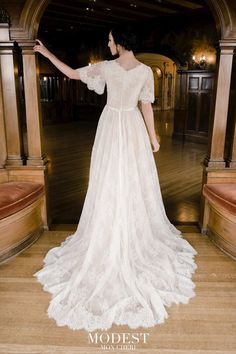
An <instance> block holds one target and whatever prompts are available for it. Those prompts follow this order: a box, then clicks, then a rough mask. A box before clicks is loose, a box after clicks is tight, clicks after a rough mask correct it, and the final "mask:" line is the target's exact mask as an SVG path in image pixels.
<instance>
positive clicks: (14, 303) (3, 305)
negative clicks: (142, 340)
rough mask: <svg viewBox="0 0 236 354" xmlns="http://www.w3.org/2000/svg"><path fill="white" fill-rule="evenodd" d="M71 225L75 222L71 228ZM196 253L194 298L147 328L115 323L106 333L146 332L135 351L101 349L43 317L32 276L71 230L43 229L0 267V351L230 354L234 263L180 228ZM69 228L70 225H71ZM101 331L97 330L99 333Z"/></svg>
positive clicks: (44, 298) (43, 299) (235, 311)
mask: <svg viewBox="0 0 236 354" xmlns="http://www.w3.org/2000/svg"><path fill="white" fill-rule="evenodd" d="M74 227H75V226H74ZM179 228H180V229H181V230H182V231H185V233H184V238H185V239H187V240H188V241H189V242H190V243H191V244H192V245H193V247H195V248H196V250H197V251H198V255H197V256H196V258H195V259H196V262H197V265H198V268H197V269H196V272H195V273H194V275H193V280H194V282H195V283H196V288H195V290H196V296H195V297H194V298H192V299H190V302H189V303H188V304H180V305H176V304H174V305H172V306H171V307H169V308H167V311H168V313H169V318H168V319H167V320H166V322H165V323H163V324H160V325H156V326H155V327H152V328H148V329H147V328H146V329H142V328H139V329H136V330H131V329H129V328H128V327H127V326H115V325H113V327H112V328H111V329H109V330H108V331H107V332H108V333H110V334H111V333H114V332H117V333H120V334H121V333H123V332H125V333H140V332H141V333H143V332H145V333H148V334H149V336H148V340H147V343H146V344H140V345H136V349H135V350H107V351H105V350H102V349H101V347H100V344H97V345H95V344H90V343H89V339H88V333H87V332H86V331H84V330H79V331H78V330H76V331H73V330H71V329H69V328H68V327H66V326H64V327H57V326H56V324H55V321H54V320H52V319H49V318H48V317H47V313H46V310H47V307H48V303H49V300H50V296H51V295H50V294H49V293H47V292H45V291H43V289H42V286H41V284H40V283H38V282H37V280H36V278H34V277H33V276H32V274H33V273H34V272H36V271H37V270H38V269H40V268H41V267H42V265H43V258H44V256H45V254H46V252H47V251H48V250H49V249H50V248H52V247H54V246H57V245H59V244H60V243H61V242H62V241H63V240H64V239H65V238H66V236H68V235H69V234H71V231H49V232H45V233H44V234H43V235H42V237H41V238H40V239H39V240H37V241H36V242H35V243H34V244H33V245H32V246H31V247H30V248H28V249H27V250H25V251H24V252H22V253H21V254H20V255H18V256H17V257H16V258H14V259H11V260H9V261H8V262H6V263H5V264H2V265H1V266H0V354H13V353H14V354H82V353H83V354H90V353H94V354H95V353H96V354H97V353H104V352H109V353H116V354H118V353H127V354H130V353H135V354H141V353H142V354H144V353H145V354H154V353H155V354H175V353H176V354H177V353H178V354H233V353H236V336H235V333H236V262H235V261H234V260H233V259H231V258H230V257H229V256H227V255H225V254H224V253H223V252H222V251H220V250H219V249H218V248H216V247H215V246H214V245H213V244H212V243H211V242H210V240H209V239H208V238H207V237H206V236H203V235H201V234H199V233H197V232H195V229H194V230H191V229H190V228H189V227H186V226H185V227H183V228H181V227H179ZM70 229H71V230H72V227H70ZM98 332H99V334H101V333H102V332H101V331H98Z"/></svg>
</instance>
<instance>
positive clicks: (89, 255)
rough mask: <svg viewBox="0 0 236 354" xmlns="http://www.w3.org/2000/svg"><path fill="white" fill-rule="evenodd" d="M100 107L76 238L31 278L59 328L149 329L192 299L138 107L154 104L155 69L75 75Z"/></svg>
mask: <svg viewBox="0 0 236 354" xmlns="http://www.w3.org/2000/svg"><path fill="white" fill-rule="evenodd" d="M77 70H78V71H79V73H80V78H81V80H82V81H83V82H84V83H86V84H87V86H88V88H89V89H90V90H94V91H95V92H97V93H98V94H102V93H103V92H104V89H105V85H107V104H106V105H105V107H104V109H103V112H102V114H101V116H100V119H99V122H98V126H97V131H96V136H95V140H94V144H93V148H92V155H91V164H90V172H89V184H88V189H87V194H86V197H85V201H84V206H83V210H82V214H81V217H80V220H79V224H78V227H77V230H76V232H75V233H74V234H72V235H69V236H68V237H67V238H66V239H65V241H64V242H62V243H61V244H60V245H59V246H58V247H54V248H52V249H50V250H49V251H48V253H47V254H46V256H45V258H44V263H45V264H44V266H43V268H42V269H40V270H39V271H37V272H36V273H35V274H34V276H35V277H37V279H38V281H39V282H40V283H41V284H42V285H43V289H44V290H45V291H48V292H50V293H51V294H52V298H51V301H50V304H49V307H48V310H47V314H48V316H49V317H50V318H53V319H54V320H55V321H56V323H57V325H58V326H64V325H67V326H68V327H70V328H71V329H74V330H75V329H82V328H84V329H86V330H87V331H93V330H95V329H103V330H104V329H108V328H110V327H111V326H112V323H114V324H118V325H126V324H127V325H128V326H129V327H130V328H138V327H152V326H154V325H155V324H157V323H163V322H164V321H165V319H166V318H167V317H168V313H167V311H166V309H165V306H170V305H171V303H176V304H178V303H184V304H186V303H188V302H189V299H190V298H191V297H193V296H195V292H194V288H195V284H194V283H193V281H192V279H191V277H192V274H193V273H194V271H195V269H196V268H197V265H196V263H195V262H194V256H195V255H196V254H197V251H196V250H195V249H194V248H193V247H192V246H191V245H190V243H188V242H187V241H186V240H185V239H184V238H183V237H182V235H181V233H180V231H179V230H177V229H176V228H175V227H174V225H172V224H171V223H170V221H169V220H168V218H167V216H166V213H165V209H164V205H163V200H162V195H161V191H160V186H159V179H158V174H157V170H156V165H155V160H154V156H153V151H152V147H151V143H150V140H149V136H148V132H147V129H146V125H145V122H144V119H143V116H142V114H141V112H140V110H139V108H138V106H137V104H138V101H143V102H154V78H153V73H152V70H151V68H150V67H149V66H147V65H145V64H142V63H141V64H138V65H137V66H136V67H134V68H133V69H131V70H126V69H124V68H123V67H122V66H121V65H120V64H119V63H118V62H117V61H116V60H109V61H108V60H105V61H102V62H99V63H96V64H92V65H90V66H85V67H82V68H79V69H77Z"/></svg>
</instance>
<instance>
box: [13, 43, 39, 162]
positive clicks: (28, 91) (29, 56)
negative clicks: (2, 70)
mask: <svg viewBox="0 0 236 354" xmlns="http://www.w3.org/2000/svg"><path fill="white" fill-rule="evenodd" d="M34 45H35V41H25V42H19V46H20V47H21V48H22V61H23V77H24V94H25V110H26V124H27V140H28V158H27V165H31V166H43V165H45V163H46V157H45V154H44V152H43V137H42V114H41V104H40V86H39V85H40V84H39V69H38V67H39V66H38V57H37V55H35V52H34V51H33V46H34Z"/></svg>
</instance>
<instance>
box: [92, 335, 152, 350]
mask: <svg viewBox="0 0 236 354" xmlns="http://www.w3.org/2000/svg"><path fill="white" fill-rule="evenodd" d="M148 337H149V333H147V332H140V333H132V332H130V333H129V332H125V333H117V332H94V333H89V335H88V341H89V344H96V345H99V346H100V348H101V349H103V350H118V349H119V350H124V351H125V350H129V351H131V350H136V349H137V346H138V345H139V344H146V343H147V341H148Z"/></svg>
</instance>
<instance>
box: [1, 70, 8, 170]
mask: <svg viewBox="0 0 236 354" xmlns="http://www.w3.org/2000/svg"><path fill="white" fill-rule="evenodd" d="M0 74H1V73H0ZM6 159H7V144H6V130H5V122H4V110H3V97H2V78H1V75H0V169H1V168H4V166H5V163H6Z"/></svg>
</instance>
